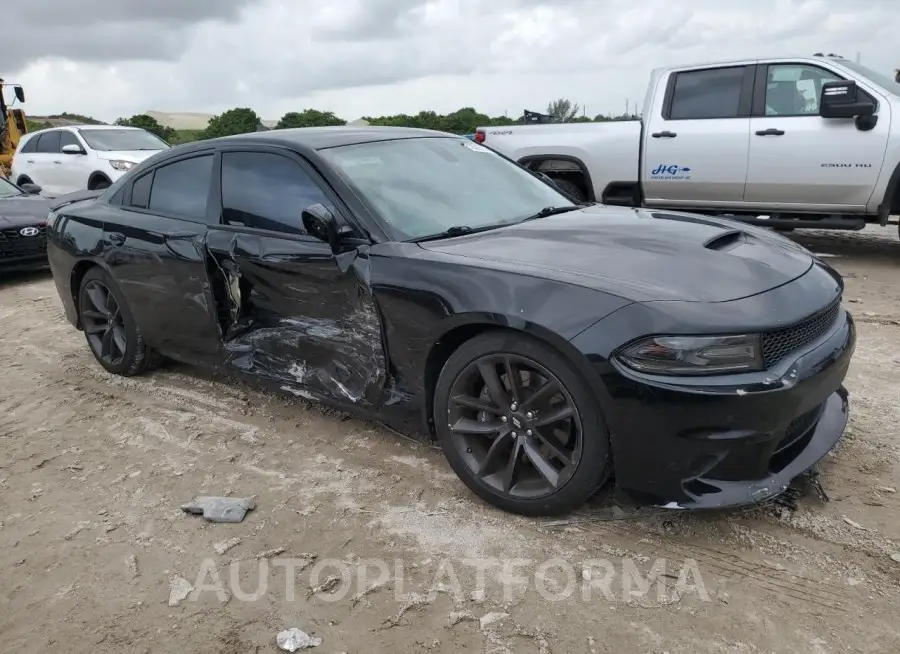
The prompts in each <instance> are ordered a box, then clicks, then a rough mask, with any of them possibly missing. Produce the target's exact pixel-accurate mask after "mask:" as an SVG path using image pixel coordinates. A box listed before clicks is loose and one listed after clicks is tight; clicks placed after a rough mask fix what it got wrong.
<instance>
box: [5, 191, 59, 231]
mask: <svg viewBox="0 0 900 654" xmlns="http://www.w3.org/2000/svg"><path fill="white" fill-rule="evenodd" d="M49 212H50V202H48V201H47V199H46V198H42V197H38V196H36V195H23V196H16V197H12V198H0V229H7V228H9V227H27V226H29V225H34V224H36V223H40V222H44V221H45V220H47V214H48V213H49Z"/></svg>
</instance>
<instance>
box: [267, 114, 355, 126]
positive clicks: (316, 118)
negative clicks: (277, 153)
mask: <svg viewBox="0 0 900 654" xmlns="http://www.w3.org/2000/svg"><path fill="white" fill-rule="evenodd" d="M346 124H347V121H345V120H343V119H342V118H338V117H337V116H335V115H334V112H332V111H319V110H318V109H304V110H303V111H289V112H288V113H286V114H285V115H283V116H282V117H281V120H279V121H278V124H277V125H275V129H287V128H291V127H333V126H335V125H346Z"/></svg>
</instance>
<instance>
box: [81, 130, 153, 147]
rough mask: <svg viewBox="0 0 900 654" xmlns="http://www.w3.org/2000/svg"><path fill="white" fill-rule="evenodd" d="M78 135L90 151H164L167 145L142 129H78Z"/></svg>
mask: <svg viewBox="0 0 900 654" xmlns="http://www.w3.org/2000/svg"><path fill="white" fill-rule="evenodd" d="M78 133H79V134H81V138H83V139H84V140H85V142H87V144H88V146H89V147H90V148H91V149H92V150H103V151H106V152H121V151H126V150H165V149H166V148H168V147H169V144H168V143H166V142H165V141H163V140H162V139H161V138H159V137H157V136H154V135H153V134H151V133H150V132H147V131H144V130H142V129H80V130H78Z"/></svg>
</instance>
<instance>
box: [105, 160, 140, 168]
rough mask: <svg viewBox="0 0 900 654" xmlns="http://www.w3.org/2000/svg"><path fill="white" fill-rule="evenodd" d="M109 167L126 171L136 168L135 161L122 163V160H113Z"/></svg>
mask: <svg viewBox="0 0 900 654" xmlns="http://www.w3.org/2000/svg"><path fill="white" fill-rule="evenodd" d="M109 165H110V166H112V167H113V168H115V169H116V170H121V171H126V170H131V169H132V168H134V162H133V161H122V160H121V159H113V160H112V161H110V162H109Z"/></svg>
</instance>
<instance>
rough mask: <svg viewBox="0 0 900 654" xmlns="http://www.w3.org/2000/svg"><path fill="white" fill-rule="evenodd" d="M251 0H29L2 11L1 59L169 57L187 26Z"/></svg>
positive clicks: (230, 16) (230, 15)
mask: <svg viewBox="0 0 900 654" xmlns="http://www.w3.org/2000/svg"><path fill="white" fill-rule="evenodd" d="M251 3H252V0H191V1H190V2H186V1H185V0H149V1H148V0H112V1H110V0H78V1H77V2H73V1H72V0H32V1H31V2H25V3H20V4H19V5H18V6H16V8H15V10H14V11H13V10H10V11H8V12H4V15H3V34H4V36H3V64H4V66H5V67H7V68H11V69H12V70H16V69H17V68H18V67H20V66H22V65H24V64H27V63H29V62H33V61H37V60H40V59H43V58H47V57H61V58H65V59H70V60H73V61H79V62H106V61H128V60H136V59H150V60H159V61H174V60H177V59H178V58H179V56H180V55H181V54H182V53H183V52H184V50H185V48H186V47H187V39H188V38H189V35H190V32H191V30H192V29H193V28H194V27H195V26H196V25H197V24H199V23H203V22H205V21H210V20H225V21H228V20H235V19H237V18H239V17H240V10H241V9H242V8H243V7H245V6H247V5H250V4H251Z"/></svg>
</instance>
